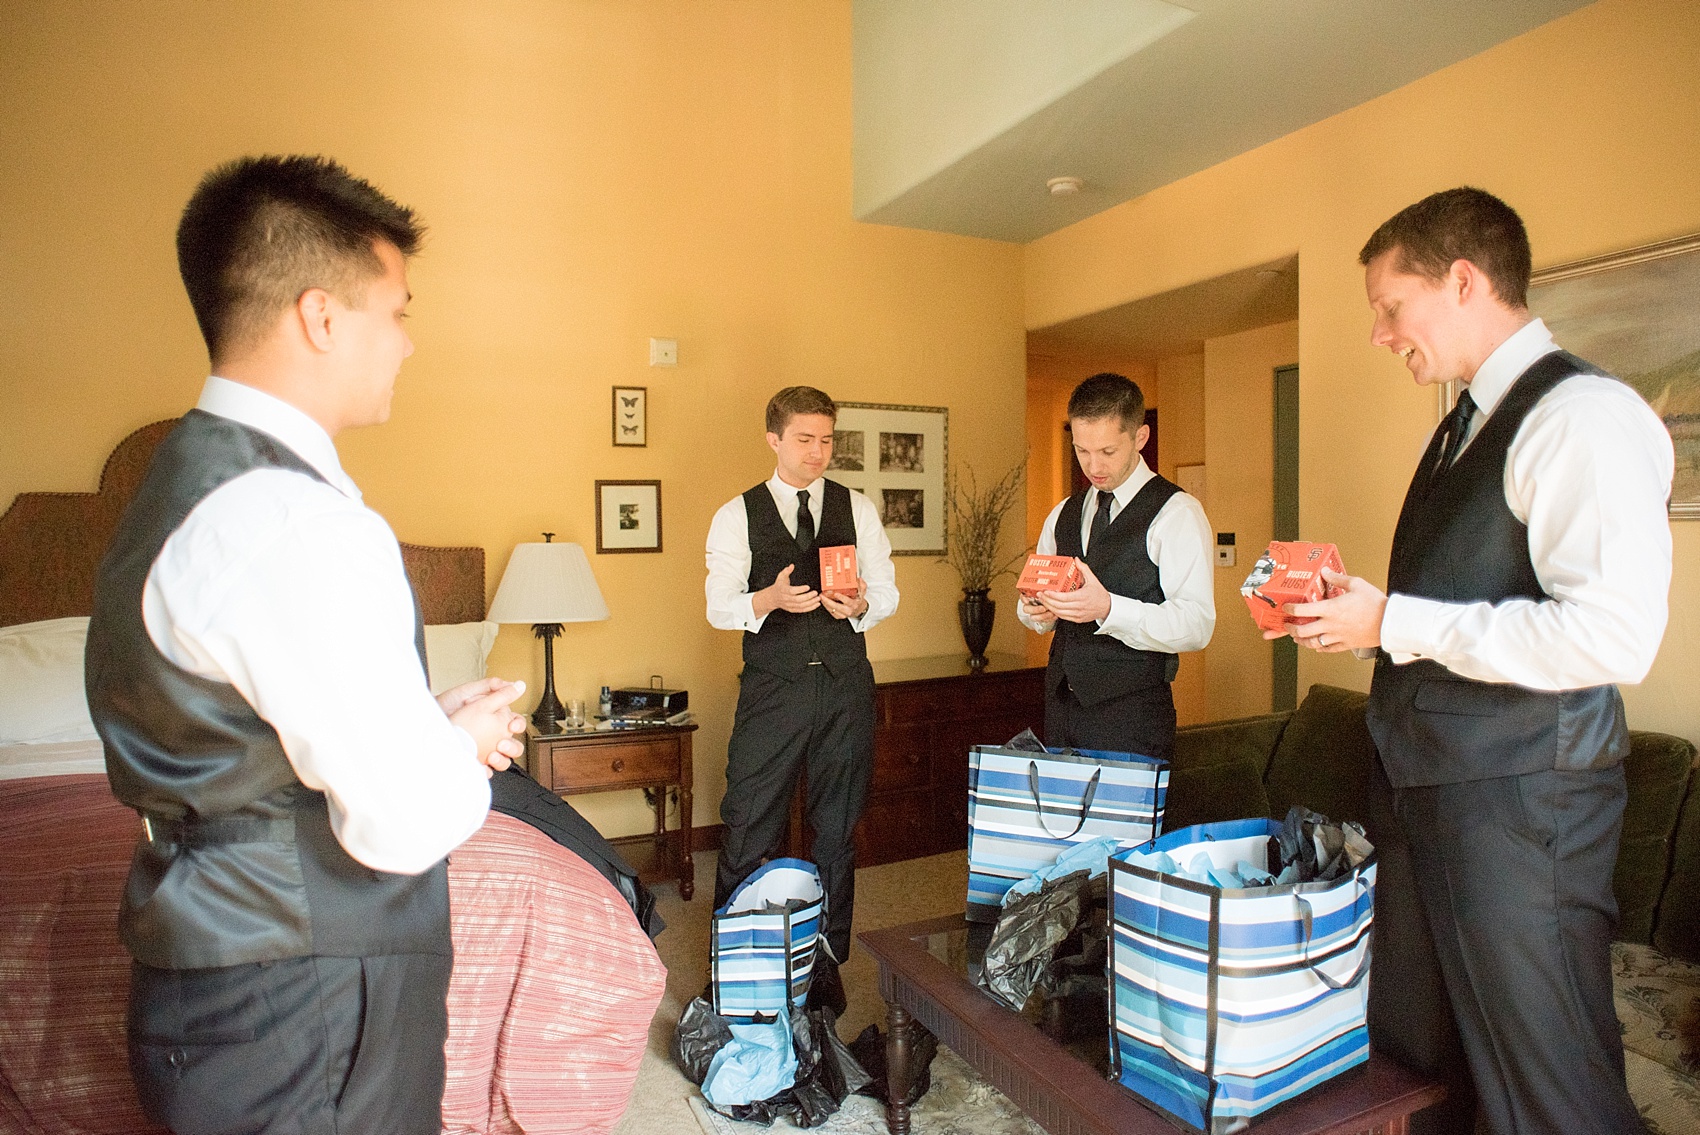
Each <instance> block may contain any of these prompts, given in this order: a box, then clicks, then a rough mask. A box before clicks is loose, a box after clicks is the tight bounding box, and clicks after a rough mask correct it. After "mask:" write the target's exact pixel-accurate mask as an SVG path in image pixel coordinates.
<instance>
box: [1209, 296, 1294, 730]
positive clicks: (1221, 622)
mask: <svg viewBox="0 0 1700 1135" xmlns="http://www.w3.org/2000/svg"><path fill="white" fill-rule="evenodd" d="M1298 353H1299V325H1298V324H1297V323H1277V324H1274V325H1272V326H1269V327H1259V328H1256V329H1254V330H1251V331H1242V332H1240V333H1239V334H1238V335H1224V336H1222V337H1221V338H1219V339H1207V340H1205V343H1204V447H1205V459H1204V462H1205V470H1204V476H1205V493H1204V511H1205V514H1206V515H1208V516H1209V517H1210V527H1211V530H1212V531H1215V532H1232V533H1234V538H1235V543H1234V547H1235V549H1236V550H1237V553H1238V554H1237V555H1236V557H1235V562H1234V566H1232V567H1218V568H1216V569H1215V574H1216V633H1215V634H1214V635H1212V636H1211V639H1210V645H1209V646H1207V647H1206V648H1205V649H1204V661H1205V671H1206V675H1207V677H1206V686H1207V693H1206V704H1207V705H1208V707H1209V720H1211V721H1221V720H1224V719H1226V718H1232V717H1249V716H1251V715H1252V714H1254V713H1268V712H1269V706H1270V695H1271V692H1272V691H1273V689H1274V674H1273V669H1272V658H1273V649H1272V647H1271V645H1270V644H1269V643H1268V642H1265V641H1264V639H1263V634H1262V632H1260V631H1259V630H1258V629H1257V625H1256V624H1255V623H1253V622H1252V621H1251V619H1250V618H1249V617H1248V615H1247V613H1246V607H1245V600H1243V599H1242V598H1240V584H1241V583H1243V582H1245V577H1246V573H1247V572H1249V571H1250V570H1251V565H1252V563H1253V562H1254V561H1255V560H1256V558H1257V554H1258V553H1259V552H1260V551H1262V550H1263V549H1264V548H1266V547H1268V545H1269V541H1270V540H1273V539H1274V538H1275V474H1274V470H1275V368H1276V367H1278V366H1283V365H1285V364H1288V363H1291V362H1293V361H1294V360H1295V359H1297V358H1298Z"/></svg>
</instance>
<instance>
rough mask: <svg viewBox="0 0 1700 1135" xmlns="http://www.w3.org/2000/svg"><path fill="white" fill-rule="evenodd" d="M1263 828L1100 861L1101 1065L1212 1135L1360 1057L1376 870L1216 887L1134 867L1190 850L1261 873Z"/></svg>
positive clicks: (1364, 1042) (1266, 837)
mask: <svg viewBox="0 0 1700 1135" xmlns="http://www.w3.org/2000/svg"><path fill="white" fill-rule="evenodd" d="M1280 831H1281V825H1280V824H1279V823H1276V822H1275V821H1273V820H1234V821H1230V822H1228V823H1221V824H1201V825H1198V826H1196V827H1190V828H1183V829H1181V830H1180V831H1177V832H1174V833H1172V834H1170V835H1166V836H1163V837H1161V838H1159V839H1156V840H1153V841H1152V842H1151V843H1149V844H1146V845H1145V846H1143V847H1137V848H1131V849H1129V850H1127V851H1123V852H1119V853H1118V854H1116V855H1113V856H1111V857H1110V887H1111V890H1110V916H1111V923H1112V925H1111V934H1110V958H1109V970H1110V988H1111V994H1110V996H1111V1001H1112V1004H1111V1010H1112V1012H1111V1035H1110V1045H1111V1051H1110V1061H1111V1067H1112V1068H1113V1070H1114V1071H1115V1074H1116V1076H1117V1078H1118V1079H1119V1080H1120V1081H1121V1083H1122V1084H1123V1086H1125V1087H1127V1088H1129V1089H1131V1090H1132V1091H1134V1092H1136V1093H1137V1094H1138V1095H1140V1096H1141V1097H1143V1098H1144V1099H1145V1100H1146V1101H1147V1102H1148V1103H1151V1104H1154V1105H1155V1106H1156V1107H1157V1108H1158V1109H1160V1110H1161V1111H1163V1112H1166V1113H1167V1114H1168V1115H1169V1116H1170V1117H1171V1118H1173V1119H1175V1120H1177V1121H1179V1122H1180V1123H1181V1124H1183V1125H1184V1126H1186V1127H1188V1128H1190V1129H1192V1130H1195V1131H1201V1132H1210V1133H1212V1135H1221V1133H1223V1132H1226V1131H1229V1130H1237V1129H1238V1128H1239V1127H1243V1126H1244V1124H1245V1123H1246V1122H1247V1121H1248V1120H1249V1119H1250V1117H1252V1116H1256V1115H1259V1114H1261V1113H1262V1112H1265V1111H1267V1110H1269V1109H1270V1108H1272V1107H1274V1106H1276V1105H1277V1104H1281V1103H1285V1102H1286V1101H1287V1100H1290V1099H1292V1098H1293V1097H1295V1096H1297V1095H1299V1094H1300V1093H1301V1092H1304V1091H1306V1090H1307V1089H1309V1088H1313V1087H1315V1086H1316V1085H1318V1084H1320V1083H1322V1082H1323V1081H1324V1080H1327V1079H1329V1078H1330V1077H1332V1076H1336V1075H1338V1074H1339V1073H1341V1072H1343V1071H1345V1070H1346V1069H1348V1068H1351V1067H1354V1066H1355V1065H1358V1064H1362V1063H1363V1062H1364V1061H1365V1060H1367V1059H1368V1058H1369V1034H1368V1030H1367V1028H1366V1027H1365V1024H1364V1013H1365V1009H1366V1008H1367V1006H1368V1004H1369V981H1368V977H1369V967H1370V953H1371V949H1370V946H1371V932H1372V929H1373V921H1374V913H1375V874H1376V862H1375V856H1374V854H1373V853H1372V854H1371V855H1370V856H1369V857H1368V858H1367V859H1365V860H1364V861H1363V862H1362V863H1360V864H1359V865H1358V866H1357V868H1356V869H1355V870H1353V872H1352V873H1351V874H1349V875H1345V876H1342V877H1341V878H1338V879H1335V880H1333V881H1330V882H1315V883H1294V884H1288V885H1284V886H1269V887H1249V888H1244V889H1228V888H1222V887H1215V886H1210V885H1208V884H1205V883H1199V882H1194V881H1192V880H1190V879H1183V878H1181V877H1179V876H1176V875H1171V874H1164V873H1162V872H1159V871H1155V870H1151V869H1149V868H1147V867H1144V866H1140V865H1139V863H1140V859H1141V858H1142V857H1143V856H1145V855H1146V854H1147V853H1151V852H1158V851H1162V852H1167V853H1168V854H1169V855H1170V856H1172V857H1173V858H1174V860H1175V862H1176V863H1177V864H1182V865H1184V864H1186V863H1188V862H1189V861H1190V860H1192V859H1193V857H1194V856H1195V855H1197V854H1198V852H1200V851H1204V852H1206V853H1207V854H1208V855H1209V856H1210V860H1211V862H1212V863H1213V864H1215V865H1216V866H1217V867H1218V868H1224V867H1226V868H1231V867H1233V866H1234V865H1235V864H1236V863H1238V862H1239V861H1241V860H1245V861H1248V862H1250V863H1251V864H1252V865H1253V866H1255V867H1258V868H1260V869H1261V868H1263V867H1264V866H1265V865H1266V864H1267V863H1268V848H1269V841H1270V837H1272V836H1274V835H1276V834H1277V833H1279V832H1280Z"/></svg>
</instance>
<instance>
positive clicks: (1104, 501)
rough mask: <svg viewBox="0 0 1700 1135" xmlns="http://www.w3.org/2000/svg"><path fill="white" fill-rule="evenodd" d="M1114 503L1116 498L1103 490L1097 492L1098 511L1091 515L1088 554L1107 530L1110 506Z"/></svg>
mask: <svg viewBox="0 0 1700 1135" xmlns="http://www.w3.org/2000/svg"><path fill="white" fill-rule="evenodd" d="M1115 501H1116V498H1115V496H1114V495H1113V494H1111V493H1106V492H1105V491H1104V490H1103V489H1099V490H1098V511H1097V512H1094V513H1093V514H1092V535H1091V538H1090V539H1089V540H1088V541H1087V547H1086V550H1087V551H1088V552H1090V551H1091V550H1092V548H1093V547H1094V546H1096V545H1097V543H1098V537H1100V536H1102V535H1103V534H1104V533H1105V531H1107V530H1108V529H1109V527H1110V506H1111V505H1113V504H1114V503H1115Z"/></svg>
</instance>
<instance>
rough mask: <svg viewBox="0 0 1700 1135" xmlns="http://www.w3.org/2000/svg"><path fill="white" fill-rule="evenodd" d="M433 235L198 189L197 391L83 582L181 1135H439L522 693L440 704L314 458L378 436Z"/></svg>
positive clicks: (277, 190) (235, 176)
mask: <svg viewBox="0 0 1700 1135" xmlns="http://www.w3.org/2000/svg"><path fill="white" fill-rule="evenodd" d="M420 231H421V230H420V228H419V226H418V224H417V222H416V221H415V220H414V218H413V215H412V214H411V213H410V212H409V211H408V210H407V209H405V208H403V207H401V206H399V205H397V204H395V203H394V202H393V201H390V200H389V199H388V198H386V197H384V196H383V195H382V194H381V193H379V192H378V191H377V190H376V189H374V188H373V187H372V186H371V185H369V184H367V183H366V182H364V181H361V180H359V179H357V178H354V177H352V176H350V175H349V174H348V172H347V171H346V170H344V169H343V168H342V167H341V166H338V165H337V164H336V163H334V162H330V161H327V160H325V159H322V158H305V157H294V158H258V159H243V160H241V161H236V162H232V163H230V164H228V165H226V166H222V167H220V168H219V169H217V170H214V171H213V172H212V173H210V174H208V175H207V177H206V178H205V179H204V180H203V181H202V182H201V184H200V186H199V187H198V188H197V189H196V191H195V194H194V196H193V198H191V200H190V201H189V204H188V207H187V208H186V209H185V210H184V213H183V218H182V221H181V223H180V224H179V227H178V231H177V248H178V261H179V266H180V268H181V271H182V275H183V283H184V286H185V287H186V288H187V290H188V292H189V299H190V303H191V305H192V306H193V307H194V310H195V315H196V318H197V319H198V321H199V322H200V325H201V331H202V334H203V336H204V337H205V339H206V342H207V349H208V353H209V355H210V356H211V361H212V370H213V374H212V376H211V377H209V378H208V379H207V381H206V385H205V386H204V388H203V390H202V394H201V398H200V402H199V403H198V405H197V408H196V409H194V410H191V411H190V412H189V413H188V414H186V415H185V416H184V418H183V421H182V423H181V424H180V425H179V426H178V427H177V428H176V429H175V430H174V431H173V432H172V433H171V434H170V435H169V436H168V437H167V438H166V439H165V440H164V441H163V442H161V444H160V446H159V449H158V451H157V452H156V454H155V456H154V460H153V463H152V465H151V466H150V467H149V469H148V473H147V476H146V479H145V480H144V481H143V483H142V486H141V488H140V489H139V490H138V491H137V493H136V496H135V499H134V500H133V501H132V503H131V504H130V506H129V508H128V510H127V511H126V512H125V514H124V516H123V518H122V519H121V520H120V522H119V525H118V529H117V532H116V534H115V535H114V537H113V540H112V545H111V547H110V549H109V550H108V552H107V555H106V558H105V559H104V560H103V561H102V563H101V566H100V573H99V577H98V580H97V583H96V587H95V596H94V611H93V616H92V618H91V619H90V623H89V636H88V653H87V665H86V672H87V686H88V698H89V710H90V713H91V715H92V716H93V718H94V722H95V725H96V727H97V729H98V730H99V732H100V735H101V739H102V741H103V742H104V743H105V748H106V764H107V771H108V775H109V778H110V780H111V782H112V789H113V792H114V793H115V794H116V795H117V797H118V798H119V799H120V800H122V801H123V802H124V803H126V804H128V805H130V806H131V807H133V808H135V809H136V811H137V812H138V813H139V814H140V823H139V824H138V825H137V827H138V832H137V835H138V841H137V846H136V851H135V855H134V858H133V860H132V862H131V867H130V876H129V880H128V882H127V884H126V886H125V891H124V897H123V903H122V906H121V909H120V913H119V926H118V930H119V936H120V937H121V938H122V939H123V942H124V944H125V946H126V947H127V948H128V949H129V951H130V954H131V956H132V957H133V958H134V959H135V964H134V966H133V969H132V974H131V988H130V1015H129V1047H130V1067H131V1073H132V1075H133V1077H134V1079H135V1081H136V1088H137V1092H138V1094H139V1096H140V1098H141V1103H142V1107H143V1110H144V1111H145V1112H146V1113H147V1115H148V1117H149V1118H150V1119H153V1120H154V1121H155V1122H158V1123H161V1124H164V1125H165V1126H167V1127H169V1128H171V1129H172V1130H173V1131H175V1132H178V1133H179V1135H214V1133H223V1132H244V1133H250V1132H268V1133H269V1132H315V1133H324V1135H330V1133H332V1132H338V1131H361V1132H394V1133H396V1135H436V1133H437V1132H438V1131H439V1130H440V1129H441V1102H442V1092H443V1076H444V1070H443V1042H444V1040H445V1038H446V1036H447V1029H448V1021H447V1010H446V1005H445V995H446V993H447V989H448V979H449V969H450V960H451V947H450V941H449V917H448V915H449V912H448V880H447V875H446V872H445V870H444V864H443V857H444V856H445V855H446V854H447V853H448V852H449V851H450V849H452V848H453V847H455V846H457V845H458V844H459V843H461V842H462V841H463V840H465V839H466V838H467V837H468V836H470V835H471V834H472V833H473V832H475V831H476V830H477V829H478V827H479V826H480V825H481V824H482V823H483V822H484V816H485V814H486V812H487V810H488V808H489V803H490V790H489V785H488V778H489V776H490V774H491V771H492V770H493V769H499V768H506V767H507V764H508V758H510V757H513V756H517V755H518V754H519V753H520V751H521V747H520V743H519V742H518V741H517V740H515V739H514V738H513V737H512V736H511V734H512V733H513V732H516V731H517V730H519V729H521V728H523V727H524V719H522V718H520V717H518V716H517V715H515V714H514V713H512V712H511V711H510V710H509V709H508V705H509V703H510V702H512V701H513V699H514V697H515V696H517V694H518V693H519V692H520V687H519V686H518V685H509V684H508V683H505V682H501V681H499V680H495V679H490V680H485V681H480V682H476V683H470V684H468V685H466V686H462V687H459V688H457V689H455V690H451V691H449V692H447V693H445V694H444V695H443V696H442V698H441V699H438V700H433V699H432V697H431V694H430V690H429V687H428V686H427V684H426V676H425V668H424V630H423V628H422V627H421V626H420V625H419V619H418V613H417V611H416V609H415V607H414V604H413V597H412V592H411V591H410V589H409V588H408V584H407V578H406V575H405V574H404V572H403V569H402V564H401V555H400V549H399V547H398V546H397V544H396V541H395V537H394V535H393V534H391V532H390V530H389V527H388V526H387V525H386V524H385V523H384V521H383V519H382V518H381V517H379V516H378V515H377V514H376V513H374V512H372V511H371V510H370V509H367V508H366V507H365V506H364V505H362V504H361V503H360V491H359V489H358V488H356V487H355V485H354V483H353V481H351V480H350V479H349V477H348V475H347V474H346V473H345V472H343V470H342V466H341V464H340V462H339V461H338V459H337V454H336V448H335V446H334V444H333V443H332V440H331V439H332V438H333V437H334V436H335V435H336V434H337V433H338V432H340V431H341V430H343V429H346V428H351V427H355V426H363V425H371V424H375V423H378V422H382V421H384V420H385V419H386V418H387V417H388V416H389V405H390V395H391V392H392V390H393V388H394V385H395V378H396V373H397V371H398V370H399V368H400V366H401V363H402V360H403V359H404V358H406V357H407V356H408V355H409V354H411V353H412V350H413V345H412V343H411V342H409V340H408V337H407V332H406V331H405V330H404V329H403V325H402V318H403V315H404V309H405V307H406V306H407V302H408V299H409V298H410V297H409V293H408V289H407V275H406V262H405V258H406V256H407V255H409V254H410V253H412V252H413V250H414V248H415V246H416V245H417V243H418V240H419V236H420Z"/></svg>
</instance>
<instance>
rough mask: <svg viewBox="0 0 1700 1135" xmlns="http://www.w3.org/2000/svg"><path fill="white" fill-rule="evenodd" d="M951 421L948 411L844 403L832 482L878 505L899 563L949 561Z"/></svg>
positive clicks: (834, 441)
mask: <svg viewBox="0 0 1700 1135" xmlns="http://www.w3.org/2000/svg"><path fill="white" fill-rule="evenodd" d="M948 416H949V412H948V411H947V410H946V409H945V407H943V406H885V405H878V404H875V403H869V402H840V403H838V425H837V427H836V428H835V429H834V430H833V432H832V463H831V464H830V465H828V466H827V472H826V475H827V476H828V477H831V478H832V479H833V480H834V481H837V482H839V483H840V484H843V485H846V486H848V487H850V488H852V489H856V490H857V491H859V492H861V493H864V494H866V496H867V498H868V499H869V500H871V501H873V502H874V507H875V508H876V509H878V510H879V514H880V520H881V521H882V522H883V523H884V524H885V534H886V537H887V538H888V539H889V540H890V541H891V554H892V555H894V556H941V555H943V554H944V531H945V526H944V516H945V499H944V471H945V469H946V467H947V462H948V460H949V456H950V455H949V453H948V452H947V449H946V446H947V443H948V441H949V433H948V430H947V428H946V420H947V418H948Z"/></svg>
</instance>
